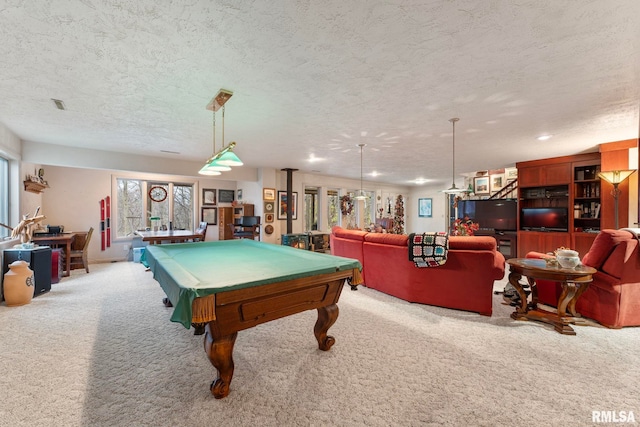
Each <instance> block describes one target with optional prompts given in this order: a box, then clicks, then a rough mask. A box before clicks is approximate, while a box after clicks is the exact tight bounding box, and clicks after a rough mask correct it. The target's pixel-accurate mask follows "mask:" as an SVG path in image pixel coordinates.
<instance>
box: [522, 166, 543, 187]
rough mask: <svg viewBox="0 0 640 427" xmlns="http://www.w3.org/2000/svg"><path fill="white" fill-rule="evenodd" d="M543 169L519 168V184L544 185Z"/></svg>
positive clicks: (527, 185) (528, 185) (526, 185)
mask: <svg viewBox="0 0 640 427" xmlns="http://www.w3.org/2000/svg"><path fill="white" fill-rule="evenodd" d="M541 170H542V168H539V167H531V168H522V167H521V168H519V169H518V186H519V187H521V188H522V187H537V186H539V185H543V182H542V178H541Z"/></svg>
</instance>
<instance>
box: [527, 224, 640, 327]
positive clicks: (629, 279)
mask: <svg viewBox="0 0 640 427" xmlns="http://www.w3.org/2000/svg"><path fill="white" fill-rule="evenodd" d="M636 236H637V233H636V232H632V231H630V230H625V229H621V230H602V231H601V232H600V233H598V235H597V236H596V238H595V240H594V241H593V244H592V245H591V248H590V249H589V252H587V253H586V254H585V255H584V257H583V258H582V264H584V265H588V266H589V267H593V268H595V269H596V270H598V271H597V272H596V274H594V276H593V282H591V284H590V285H589V288H588V289H587V290H586V291H585V293H584V294H582V296H581V297H580V299H578V301H577V302H576V311H577V312H578V313H580V314H581V315H582V316H584V317H588V318H590V319H593V320H596V321H598V322H599V323H600V324H602V325H604V326H607V327H609V328H622V327H624V326H640V253H639V251H638V238H637V237H636ZM526 256H527V257H528V258H542V257H546V255H545V254H542V253H539V252H530V253H528V254H527V255H526ZM536 286H537V288H538V301H540V302H541V303H543V304H547V305H551V306H553V307H555V306H557V304H558V297H559V296H560V292H561V287H560V284H559V283H557V282H549V281H545V280H538V281H536Z"/></svg>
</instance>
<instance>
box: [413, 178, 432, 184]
mask: <svg viewBox="0 0 640 427" xmlns="http://www.w3.org/2000/svg"><path fill="white" fill-rule="evenodd" d="M413 182H415V183H416V184H418V185H422V184H426V183H427V182H429V180H428V179H424V178H418V179H416V180H415V181H413Z"/></svg>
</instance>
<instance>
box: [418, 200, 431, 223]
mask: <svg viewBox="0 0 640 427" xmlns="http://www.w3.org/2000/svg"><path fill="white" fill-rule="evenodd" d="M431 202H432V200H431V199H418V216H419V217H421V218H431V216H432V214H431Z"/></svg>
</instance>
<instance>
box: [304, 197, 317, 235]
mask: <svg viewBox="0 0 640 427" xmlns="http://www.w3.org/2000/svg"><path fill="white" fill-rule="evenodd" d="M318 206H319V201H318V188H317V187H305V189H304V231H313V230H317V229H318Z"/></svg>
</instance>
